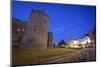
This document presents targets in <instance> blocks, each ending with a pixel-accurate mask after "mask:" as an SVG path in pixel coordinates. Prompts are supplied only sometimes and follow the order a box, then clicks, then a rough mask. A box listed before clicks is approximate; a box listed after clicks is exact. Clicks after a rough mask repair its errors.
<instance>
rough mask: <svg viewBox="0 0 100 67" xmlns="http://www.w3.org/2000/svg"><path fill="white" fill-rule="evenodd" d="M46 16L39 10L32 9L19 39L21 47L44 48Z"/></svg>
mask: <svg viewBox="0 0 100 67" xmlns="http://www.w3.org/2000/svg"><path fill="white" fill-rule="evenodd" d="M48 20H49V18H48V16H47V15H46V14H45V13H44V12H43V11H40V10H32V11H31V14H30V16H29V20H28V23H27V24H26V27H25V31H24V34H23V37H22V40H21V44H20V47H21V48H29V49H31V48H32V49H46V48H47V38H48V37H47V36H48Z"/></svg>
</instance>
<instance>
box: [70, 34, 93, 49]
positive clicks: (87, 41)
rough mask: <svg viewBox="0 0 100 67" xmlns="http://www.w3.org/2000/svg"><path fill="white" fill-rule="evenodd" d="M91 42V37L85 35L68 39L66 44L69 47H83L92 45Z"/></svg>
mask: <svg viewBox="0 0 100 67" xmlns="http://www.w3.org/2000/svg"><path fill="white" fill-rule="evenodd" d="M91 43H92V42H91V38H90V37H89V36H85V37H83V38H82V39H77V40H70V41H69V42H68V46H69V47H71V48H84V47H86V46H88V45H92V44H91Z"/></svg>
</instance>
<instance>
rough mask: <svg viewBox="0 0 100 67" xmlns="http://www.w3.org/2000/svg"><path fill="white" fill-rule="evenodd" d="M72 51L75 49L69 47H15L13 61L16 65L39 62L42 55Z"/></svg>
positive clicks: (54, 54)
mask: <svg viewBox="0 0 100 67" xmlns="http://www.w3.org/2000/svg"><path fill="white" fill-rule="evenodd" d="M70 52H75V50H73V49H69V48H49V49H46V50H32V49H31V50H28V49H20V48H13V52H12V57H13V58H12V63H13V64H14V65H27V64H39V58H40V57H48V56H56V55H61V54H64V53H70Z"/></svg>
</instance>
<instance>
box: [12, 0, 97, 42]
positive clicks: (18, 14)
mask: <svg viewBox="0 0 100 67" xmlns="http://www.w3.org/2000/svg"><path fill="white" fill-rule="evenodd" d="M32 9H35V10H43V11H44V12H45V13H46V14H47V15H48V16H49V25H48V31H50V32H53V36H54V42H59V41H60V40H61V39H64V40H65V41H66V42H67V41H68V40H70V39H78V38H82V37H83V36H84V35H85V34H87V33H88V32H90V31H92V30H93V28H94V27H95V25H96V7H95V6H89V5H88V6H83V5H72V4H54V3H53V4H49V3H38V2H24V1H23V2H22V1H12V17H15V18H18V19H21V20H25V21H28V17H29V14H30V12H31V10H32Z"/></svg>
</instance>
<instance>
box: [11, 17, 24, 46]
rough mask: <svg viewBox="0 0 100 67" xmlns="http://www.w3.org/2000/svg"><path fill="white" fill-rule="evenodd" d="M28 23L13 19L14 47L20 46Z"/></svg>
mask: <svg viewBox="0 0 100 67" xmlns="http://www.w3.org/2000/svg"><path fill="white" fill-rule="evenodd" d="M25 23H26V21H22V20H19V19H17V18H12V45H13V46H18V45H19V44H20V42H21V38H22V35H23V32H24V28H25Z"/></svg>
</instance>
